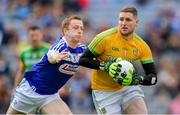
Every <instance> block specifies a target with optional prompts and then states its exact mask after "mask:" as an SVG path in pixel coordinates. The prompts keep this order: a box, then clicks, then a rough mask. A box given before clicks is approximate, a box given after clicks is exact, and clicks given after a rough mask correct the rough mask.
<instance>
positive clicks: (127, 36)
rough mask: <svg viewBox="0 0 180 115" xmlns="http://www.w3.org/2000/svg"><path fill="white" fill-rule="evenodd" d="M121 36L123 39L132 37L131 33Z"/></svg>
mask: <svg viewBox="0 0 180 115" xmlns="http://www.w3.org/2000/svg"><path fill="white" fill-rule="evenodd" d="M122 38H123V39H125V40H131V39H133V33H131V34H128V35H122Z"/></svg>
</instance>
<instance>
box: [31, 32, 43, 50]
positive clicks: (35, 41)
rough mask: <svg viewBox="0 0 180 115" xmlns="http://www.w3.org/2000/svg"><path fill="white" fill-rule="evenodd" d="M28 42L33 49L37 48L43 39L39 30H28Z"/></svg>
mask: <svg viewBox="0 0 180 115" xmlns="http://www.w3.org/2000/svg"><path fill="white" fill-rule="evenodd" d="M28 37H29V40H30V42H31V44H32V46H33V47H38V46H39V45H40V43H41V40H42V38H43V35H42V32H41V31H40V30H30V31H29V34H28Z"/></svg>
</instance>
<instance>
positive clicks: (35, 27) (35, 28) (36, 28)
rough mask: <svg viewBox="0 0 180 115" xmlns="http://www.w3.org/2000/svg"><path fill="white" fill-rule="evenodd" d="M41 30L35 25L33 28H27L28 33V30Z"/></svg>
mask: <svg viewBox="0 0 180 115" xmlns="http://www.w3.org/2000/svg"><path fill="white" fill-rule="evenodd" d="M40 29H41V28H40V27H39V26H36V25H33V26H30V27H29V28H28V31H30V30H33V31H34V30H40Z"/></svg>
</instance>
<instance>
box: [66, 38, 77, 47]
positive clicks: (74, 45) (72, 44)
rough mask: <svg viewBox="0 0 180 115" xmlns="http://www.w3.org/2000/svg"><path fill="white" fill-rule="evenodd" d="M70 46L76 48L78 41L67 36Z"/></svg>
mask: <svg viewBox="0 0 180 115" xmlns="http://www.w3.org/2000/svg"><path fill="white" fill-rule="evenodd" d="M64 38H65V40H66V42H67V44H68V46H69V47H71V48H73V49H75V48H76V47H77V42H75V41H73V40H72V39H68V38H67V37H64Z"/></svg>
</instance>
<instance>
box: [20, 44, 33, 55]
mask: <svg viewBox="0 0 180 115" xmlns="http://www.w3.org/2000/svg"><path fill="white" fill-rule="evenodd" d="M31 51H32V47H31V46H27V47H26V48H24V49H23V50H22V51H21V54H22V53H29V52H31Z"/></svg>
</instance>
